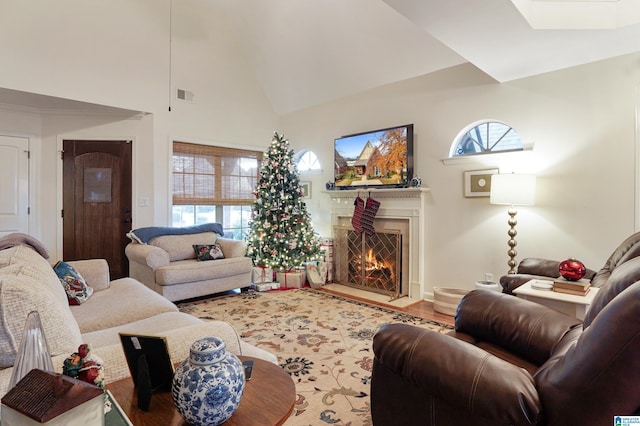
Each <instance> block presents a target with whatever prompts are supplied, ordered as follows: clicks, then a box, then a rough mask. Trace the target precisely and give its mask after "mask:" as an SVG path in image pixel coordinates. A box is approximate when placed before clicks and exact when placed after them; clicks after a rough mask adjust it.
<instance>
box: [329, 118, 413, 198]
mask: <svg viewBox="0 0 640 426" xmlns="http://www.w3.org/2000/svg"><path fill="white" fill-rule="evenodd" d="M334 153H335V157H334V180H335V187H336V189H357V188H385V187H386V188H404V187H407V186H409V182H411V179H412V178H413V124H405V125H403V126H396V127H388V128H386V129H380V130H373V131H369V132H363V133H356V134H353V135H347V136H342V137H340V138H337V139H336V140H335V142H334Z"/></svg>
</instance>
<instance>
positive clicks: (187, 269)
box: [156, 257, 252, 285]
mask: <svg viewBox="0 0 640 426" xmlns="http://www.w3.org/2000/svg"><path fill="white" fill-rule="evenodd" d="M251 266H252V263H251V259H249V258H248V257H231V258H226V259H220V260H216V261H215V262H198V261H197V260H195V259H191V260H181V261H178V262H171V264H170V265H168V266H163V267H162V268H158V269H156V283H157V284H158V285H173V284H183V283H188V282H194V281H204V280H211V279H214V278H224V277H232V276H235V275H239V274H242V273H244V272H251Z"/></svg>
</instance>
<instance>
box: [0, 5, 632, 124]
mask: <svg viewBox="0 0 640 426" xmlns="http://www.w3.org/2000/svg"><path fill="white" fill-rule="evenodd" d="M172 1H173V2H174V3H173V4H177V2H178V1H180V0H172ZM192 1H193V2H195V3H197V4H198V5H199V6H202V7H205V8H208V9H209V10H210V12H211V13H213V14H215V15H216V16H222V17H224V18H225V20H226V21H228V22H229V23H230V27H231V28H232V30H231V31H232V32H233V36H234V37H235V38H236V39H237V40H238V45H239V46H241V47H240V49H241V52H240V55H244V57H245V58H246V61H245V62H246V63H247V64H249V66H250V67H251V68H252V71H253V73H254V75H255V76H256V78H257V80H258V81H259V83H260V85H261V87H262V89H263V91H264V93H265V94H266V95H267V97H268V99H269V101H270V102H271V105H272V106H273V109H274V110H275V111H276V112H277V113H278V114H287V113H291V112H294V111H298V110H301V109H304V108H308V107H311V106H314V105H319V104H322V103H325V102H330V101H333V100H337V99H340V98H343V97H346V96H350V95H354V94H357V93H360V92H364V91H367V90H370V89H373V88H375V87H380V86H384V85H387V84H391V83H395V82H398V81H402V80H406V79H410V78H415V77H419V76H422V75H426V74H429V73H433V72H436V71H440V70H444V69H447V68H450V67H453V66H456V65H460V64H463V63H471V64H473V65H474V66H475V67H477V68H478V69H479V70H481V71H482V72H484V73H485V74H487V75H488V76H490V77H491V78H493V79H494V80H496V81H497V82H500V83H502V82H508V81H511V80H515V79H519V78H523V77H528V76H533V75H537V74H541V73H546V72H550V71H555V70H560V69H563V68H568V67H572V66H576V65H580V64H584V63H589V62H594V61H598V60H602V59H606V58H610V57H614V56H619V55H623V54H627V53H632V52H636V51H640V24H638V23H637V22H639V21H640V0H192ZM184 7H188V6H184ZM594 11H595V12H594ZM582 12H584V13H582ZM525 16H526V18H525ZM598 18H602V19H601V20H600V19H598ZM532 25H533V26H535V27H536V28H538V29H534V28H533V27H532ZM558 27H562V28H571V29H557V28H558ZM581 27H589V28H599V29H586V28H581ZM540 28H545V29H540ZM202 54H207V52H202ZM12 98H16V99H12ZM43 102H44V103H45V104H46V107H50V108H55V107H56V106H57V107H58V108H70V109H73V108H80V107H81V108H82V109H86V108H88V107H90V105H89V106H87V105H81V106H80V107H79V106H78V105H77V104H75V103H73V101H69V100H64V99H60V98H47V99H45V98H36V99H31V98H30V95H29V94H24V93H21V92H15V91H11V90H6V89H0V103H15V104H22V105H24V106H27V107H31V106H32V104H39V105H41V104H42V103H43ZM40 108H42V106H40Z"/></svg>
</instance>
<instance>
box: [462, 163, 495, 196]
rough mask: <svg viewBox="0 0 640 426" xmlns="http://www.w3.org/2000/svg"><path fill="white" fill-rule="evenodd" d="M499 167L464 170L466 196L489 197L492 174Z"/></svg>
mask: <svg viewBox="0 0 640 426" xmlns="http://www.w3.org/2000/svg"><path fill="white" fill-rule="evenodd" d="M498 172H499V170H498V169H484V170H468V171H466V172H464V196H465V197H488V196H490V195H491V175H495V174H497V173H498Z"/></svg>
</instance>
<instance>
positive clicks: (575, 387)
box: [371, 234, 640, 426]
mask: <svg viewBox="0 0 640 426" xmlns="http://www.w3.org/2000/svg"><path fill="white" fill-rule="evenodd" d="M639 241H640V234H634V235H632V236H631V237H629V238H628V239H627V240H625V242H623V244H621V246H620V247H619V248H618V249H616V251H615V252H614V253H613V254H612V255H611V257H610V258H609V259H608V260H607V262H606V263H605V265H604V267H603V268H602V269H601V270H600V271H598V273H597V274H595V276H594V277H593V279H592V283H594V285H597V286H598V287H600V290H599V291H598V294H597V295H596V297H595V299H594V301H593V303H592V305H591V306H590V308H589V310H588V311H587V314H586V316H585V319H584V322H582V321H580V320H578V319H576V318H573V317H570V316H568V315H565V314H562V313H560V312H557V311H554V310H552V309H549V308H547V307H545V306H542V305H538V304H535V303H533V302H530V301H526V300H522V299H518V298H516V297H513V296H511V295H507V294H501V293H496V292H491V291H487V290H475V291H472V292H470V293H469V294H468V295H467V296H465V297H464V298H463V299H462V301H461V302H460V305H459V306H458V310H457V313H456V317H455V331H453V332H451V333H449V334H440V333H436V332H433V331H429V330H424V329H421V328H417V327H414V326H410V325H405V324H390V325H387V326H385V327H383V328H382V329H381V330H380V331H379V332H378V333H376V335H375V337H374V341H373V350H374V354H375V358H374V364H373V373H372V383H371V413H372V420H373V424H374V426H385V425H447V426H451V425H478V426H482V425H586V426H589V425H608V424H613V418H614V416H618V415H635V414H636V413H638V411H639V408H640V355H639V354H640V258H638V257H637V256H638V255H639V254H640V244H638V242H639Z"/></svg>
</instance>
